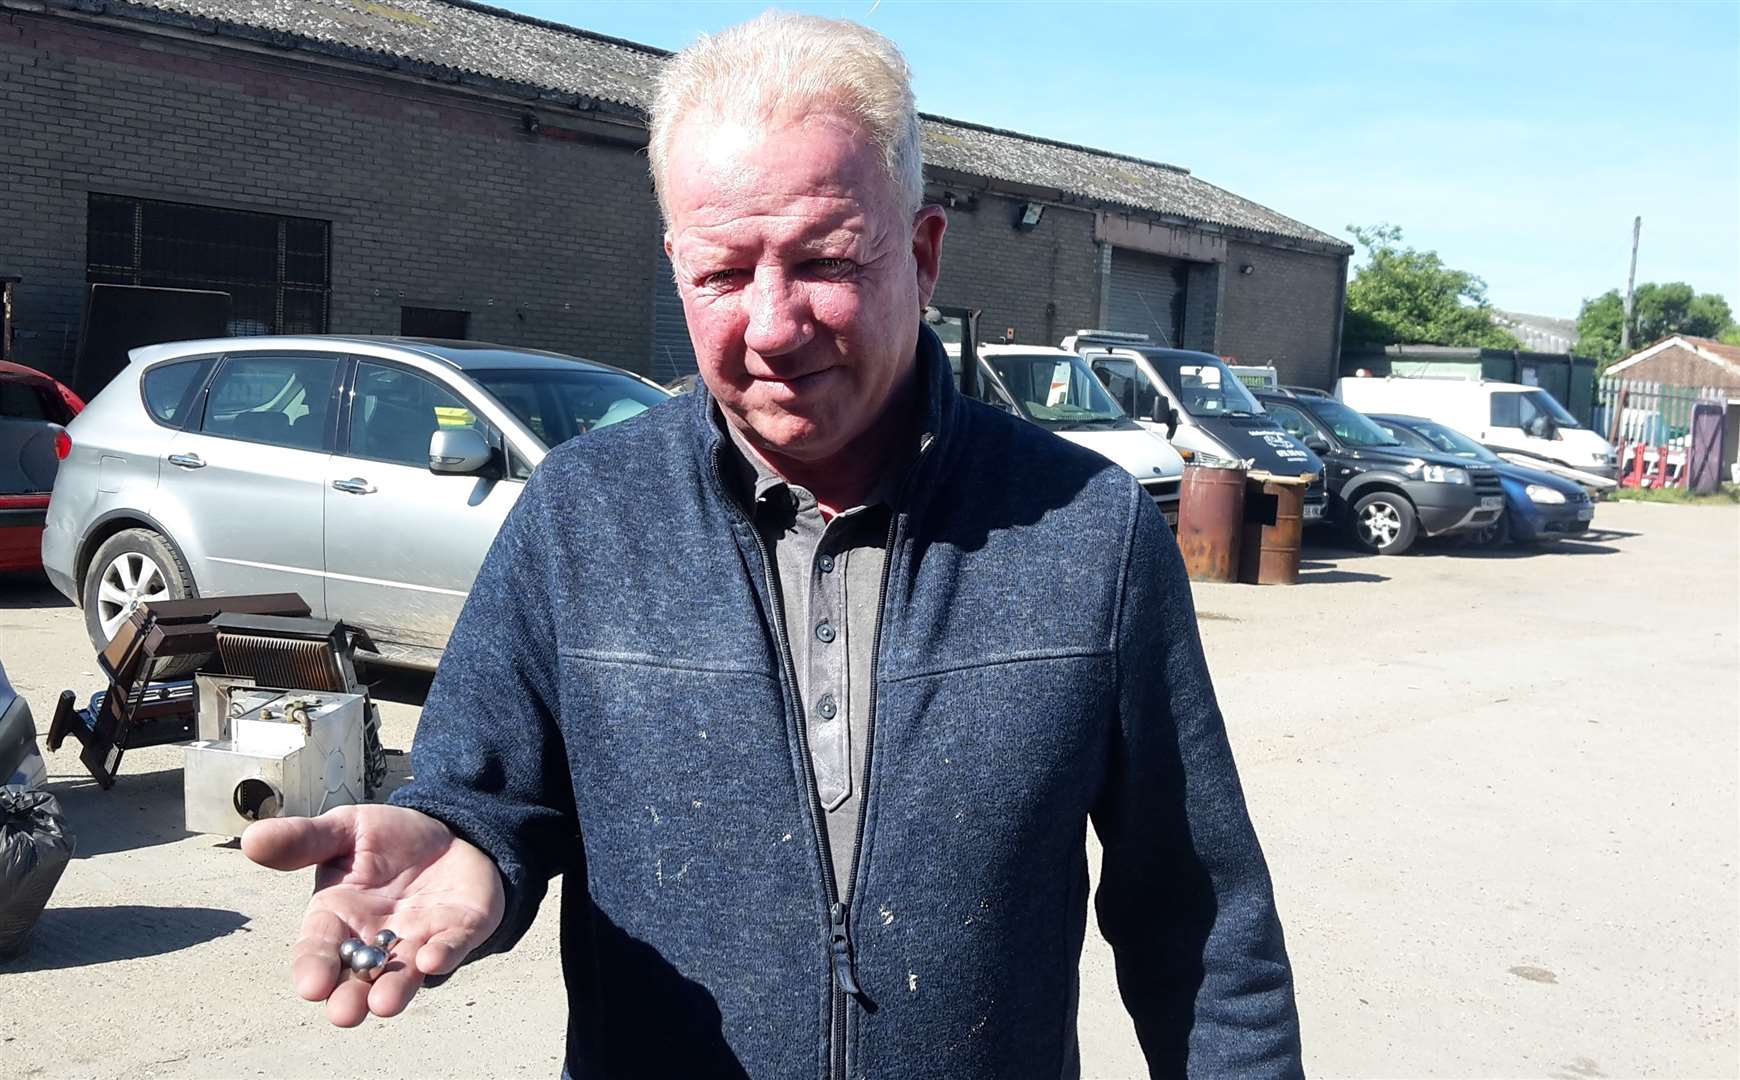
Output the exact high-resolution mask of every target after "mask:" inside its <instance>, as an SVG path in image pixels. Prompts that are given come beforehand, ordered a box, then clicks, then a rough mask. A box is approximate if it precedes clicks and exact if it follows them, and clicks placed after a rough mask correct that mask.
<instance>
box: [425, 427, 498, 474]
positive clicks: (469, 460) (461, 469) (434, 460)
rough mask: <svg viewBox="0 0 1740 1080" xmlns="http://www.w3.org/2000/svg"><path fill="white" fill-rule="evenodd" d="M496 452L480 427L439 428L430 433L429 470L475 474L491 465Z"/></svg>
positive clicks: (443, 472) (444, 472)
mask: <svg viewBox="0 0 1740 1080" xmlns="http://www.w3.org/2000/svg"><path fill="white" fill-rule="evenodd" d="M494 460H495V452H494V451H493V450H491V449H490V446H489V443H488V441H487V440H485V439H484V437H483V434H482V433H481V432H479V431H478V430H477V429H476V428H469V427H465V428H439V429H437V430H436V431H435V432H434V433H433V434H431V435H430V436H429V471H430V472H432V473H442V474H444V475H447V476H472V475H475V474H476V473H480V472H482V471H483V470H485V469H487V468H488V467H489V465H490V462H492V461H494Z"/></svg>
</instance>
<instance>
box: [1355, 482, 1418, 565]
mask: <svg viewBox="0 0 1740 1080" xmlns="http://www.w3.org/2000/svg"><path fill="white" fill-rule="evenodd" d="M1351 526H1352V529H1353V539H1354V542H1355V543H1357V544H1358V545H1359V546H1360V547H1362V548H1364V549H1365V550H1367V551H1371V552H1375V553H1377V554H1379V555H1400V554H1401V553H1402V552H1404V551H1406V550H1408V548H1410V547H1412V546H1413V543H1414V536H1415V535H1416V533H1417V532H1418V530H1419V525H1418V522H1417V521H1416V519H1415V517H1414V504H1413V503H1410V502H1409V501H1408V500H1407V499H1406V498H1404V497H1403V496H1401V495H1397V494H1395V493H1393V492H1389V491H1377V492H1373V493H1372V494H1370V495H1367V496H1366V497H1365V498H1363V499H1361V500H1359V502H1357V503H1355V504H1354V506H1353V517H1352V521H1351Z"/></svg>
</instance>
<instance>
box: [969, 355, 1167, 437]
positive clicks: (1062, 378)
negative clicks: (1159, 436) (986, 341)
mask: <svg viewBox="0 0 1740 1080" xmlns="http://www.w3.org/2000/svg"><path fill="white" fill-rule="evenodd" d="M984 359H985V362H986V363H987V364H989V365H990V366H991V370H993V371H995V372H996V373H997V378H998V379H999V380H1001V382H1002V383H1003V385H1004V386H1005V387H1007V388H1008V390H1009V393H1010V394H1011V395H1013V396H1014V398H1015V401H1016V403H1017V404H1018V405H1019V407H1020V409H1021V411H1022V412H1023V413H1025V414H1026V415H1027V418H1028V419H1029V420H1032V421H1033V422H1034V423H1036V424H1039V425H1041V426H1042V427H1047V428H1050V429H1051V430H1053V431H1093V430H1124V429H1129V428H1135V427H1137V426H1138V425H1137V424H1136V422H1135V421H1133V420H1131V419H1130V418H1129V417H1127V416H1125V415H1124V410H1122V409H1120V408H1118V403H1117V402H1115V401H1113V400H1112V398H1111V395H1110V394H1107V393H1106V391H1105V387H1103V386H1101V385H1100V381H1099V379H1097V378H1095V377H1094V375H1093V373H1092V372H1090V371H1089V370H1088V367H1087V364H1085V363H1083V362H1082V360H1081V359H1080V358H1079V357H1076V356H1059V355H1057V354H1055V353H1034V354H1031V355H1026V354H1021V353H1001V354H998V355H994V356H987V357H985V358H984Z"/></svg>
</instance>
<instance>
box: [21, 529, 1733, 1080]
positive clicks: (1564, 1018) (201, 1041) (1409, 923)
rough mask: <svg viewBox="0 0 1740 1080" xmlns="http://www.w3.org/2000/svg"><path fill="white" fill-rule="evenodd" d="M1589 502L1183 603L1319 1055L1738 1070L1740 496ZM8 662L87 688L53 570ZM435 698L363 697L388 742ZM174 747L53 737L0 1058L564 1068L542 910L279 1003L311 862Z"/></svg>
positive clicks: (27, 685) (1096, 980)
mask: <svg viewBox="0 0 1740 1080" xmlns="http://www.w3.org/2000/svg"><path fill="white" fill-rule="evenodd" d="M1597 522H1598V524H1599V525H1600V526H1601V528H1602V531H1601V532H1599V533H1596V534H1592V535H1591V536H1590V537H1589V538H1587V539H1586V540H1585V541H1583V542H1578V543H1571V544H1562V545H1560V546H1559V547H1558V548H1557V549H1553V550H1546V551H1542V552H1539V553H1518V554H1514V555H1508V554H1507V555H1481V554H1477V553H1469V552H1465V551H1459V550H1456V549H1452V548H1445V547H1436V548H1431V549H1428V550H1426V551H1424V552H1422V553H1420V554H1418V555H1410V556H1407V557H1403V558H1393V559H1379V558H1364V557H1357V556H1353V555H1350V554H1348V553H1346V552H1342V551H1339V550H1335V549H1328V548H1315V547H1314V548H1311V549H1309V550H1308V551H1307V556H1306V557H1307V561H1306V563H1305V573H1304V575H1303V583H1302V584H1301V585H1300V586H1298V587H1296V588H1292V589H1252V588H1243V587H1237V586H1211V585H1204V586H1198V587H1197V591H1196V596H1197V604H1198V607H1199V609H1200V613H1201V619H1202V623H1201V625H1202V632H1203V638H1204V641H1205V643H1206V646H1207V649H1208V655H1209V660H1210V663H1211V665H1212V667H1213V669H1214V674H1215V680H1216V685H1217V687H1218V688H1219V692H1220V695H1221V700H1222V704H1223V708H1224V710H1225V712H1226V715H1227V719H1228V725H1229V728H1230V730H1231V733H1232V739H1233V743H1234V747H1235V749H1236V751H1237V753H1238V757H1239V761H1240V764H1241V767H1242V771H1243V776H1244V782H1245V786H1246V792H1247V796H1248V798H1249V801H1250V805H1251V809H1252V813H1253V816H1254V817H1255V819H1256V822H1257V828H1258V830H1259V832H1260V834H1261V835H1262V837H1263V840H1264V846H1265V849H1266V850H1267V852H1268V857H1269V863H1270V866H1271V869H1272V871H1273V873H1274V876H1275V881H1276V888H1277V892H1278V894H1279V899H1280V903H1281V910H1282V916H1283V919H1284V920H1285V923H1286V927H1287V938H1288V944H1289V946H1290V948H1291V950H1292V955H1293V961H1294V969H1295V973H1296V978H1297V981H1298V990H1299V1006H1300V1011H1301V1014H1302V1018H1303V1022H1304V1031H1305V1048H1306V1060H1307V1066H1308V1068H1309V1070H1310V1071H1311V1072H1312V1073H1313V1074H1319V1075H1332V1076H1372V1077H1379V1076H1447V1077H1450V1076H1454V1077H1463V1076H1482V1077H1485V1076H1550V1077H1570V1078H1587V1077H1620V1076H1644V1075H1653V1076H1674V1077H1686V1076H1735V1075H1740V1064H1737V1061H1740V1023H1737V1019H1736V1001H1737V1000H1740V950H1737V948H1736V942H1737V939H1740V869H1737V865H1740V850H1737V849H1740V825H1737V822H1740V794H1737V785H1736V779H1737V774H1740V724H1737V723H1736V719H1737V716H1740V642H1737V638H1740V618H1737V615H1740V611H1737V608H1740V510H1735V509H1733V508H1704V507H1679V506H1660V505H1648V504H1620V505H1604V506H1602V507H1601V509H1600V512H1599V514H1598V515H1597ZM0 659H3V660H4V662H5V664H6V668H7V670H8V672H9V673H10V674H11V676H12V678H13V681H14V682H15V683H17V684H18V686H19V687H20V689H21V690H22V691H23V692H24V693H25V694H26V695H27V696H28V697H29V698H30V699H31V701H32V703H33V704H34V705H35V707H36V709H37V714H38V726H39V728H40V729H43V730H46V728H47V724H48V717H49V712H50V710H51V707H52V704H53V701H54V698H55V695H56V694H57V693H58V692H59V691H60V690H61V689H63V688H67V687H71V688H73V689H75V690H77V691H78V694H79V697H80V700H81V701H82V700H83V699H84V697H85V696H86V695H87V694H89V693H90V692H91V691H92V690H95V689H98V688H100V685H101V680H100V679H99V678H98V677H97V676H96V674H95V672H96V667H95V664H94V661H93V660H92V659H91V658H90V655H89V650H88V649H87V647H86V645H85V639H84V633H83V630H82V627H81V624H80V620H79V615H78V613H77V612H76V611H75V610H74V609H72V608H70V607H68V606H66V605H65V603H64V602H62V601H61V600H60V598H59V597H58V596H57V595H56V594H54V593H53V592H52V591H51V590H49V589H48V588H47V587H46V586H45V585H42V584H41V583H40V582H39V581H36V580H32V579H11V580H0ZM426 685H427V682H426V679H423V678H420V677H416V676H408V675H403V674H399V675H394V676H391V677H389V678H388V679H387V680H386V682H385V683H384V684H383V686H382V687H381V688H380V690H381V692H382V694H383V695H384V696H385V698H386V701H385V705H384V712H385V716H386V724H385V728H386V729H385V733H384V734H385V741H386V744H387V745H388V746H389V747H394V748H408V747H409V746H410V745H411V740H412V736H413V733H414V731H415V726H416V717H417V703H418V702H419V700H420V698H421V694H422V692H423V690H424V689H426ZM180 760H181V753H180V751H179V749H175V748H157V749H150V750H143V751H137V752H134V753H130V754H128V755H127V759H126V762H125V764H124V766H123V769H122V778H121V781H120V783H119V784H118V785H117V786H116V788H115V789H114V790H112V791H109V792H103V791H100V790H98V789H97V788H96V786H95V784H94V783H92V782H91V781H90V780H89V778H88V777H87V776H86V775H85V774H84V771H83V769H82V767H81V766H80V764H79V762H78V760H77V757H76V754H75V753H73V752H72V750H71V749H70V748H69V749H63V750H62V752H61V753H60V754H57V755H51V759H50V767H51V771H52V774H53V775H52V782H51V785H50V786H51V789H52V790H54V791H55V792H56V793H57V794H58V795H59V797H60V798H61V800H62V802H63V805H64V807H65V809H66V812H67V815H68V817H69V819H70V821H71V823H72V826H73V827H74V829H75V830H76V831H77V833H78V855H77V858H76V859H75V860H74V862H73V864H72V866H71V867H70V868H69V869H68V871H67V873H66V876H65V877H64V878H63V879H62V881H61V884H60V888H59V890H58V891H57V892H56V894H55V896H54V901H53V903H52V905H51V907H50V909H49V911H48V912H47V913H46V914H45V915H44V917H43V919H42V921H41V923H39V924H38V926H37V929H36V931H35V934H34V936H33V938H32V944H31V946H30V948H29V949H28V951H27V952H26V953H25V954H24V955H23V956H22V957H21V958H19V959H16V960H13V961H10V962H7V963H4V964H0V1074H4V1075H6V1076H20V1077H35V1076H55V1077H61V1076H64V1077H93V1078H105V1077H123V1076H125V1077H159V1076H161V1077H236V1076H298V1077H301V1076H308V1077H314V1076H330V1075H365V1074H373V1075H382V1076H407V1077H411V1076H415V1077H446V1076H454V1077H473V1076H484V1075H489V1076H518V1075H528V1076H545V1077H549V1076H554V1075H556V1074H557V1073H558V1072H559V1070H560V1060H561V1039H562V1031H563V1025H564V1005H563V995H562V989H561V972H560V968H559V964H558V958H557V933H556V922H555V904H553V903H546V904H545V906H544V914H543V917H542V918H541V919H540V920H539V923H538V925H537V926H536V927H535V928H534V930H533V931H532V932H531V934H530V935H529V936H528V937H527V939H526V940H525V942H524V943H523V944H522V945H521V946H520V947H519V949H518V950H517V951H516V952H515V953H514V954H513V955H512V956H511V957H508V958H492V959H489V960H486V961H482V962H480V963H478V964H476V965H474V966H472V967H469V968H467V969H465V970H464V971H463V972H462V973H461V974H460V975H459V976H457V977H456V978H454V979H453V980H452V981H450V982H449V983H448V984H447V985H446V986H444V987H442V988H440V989H439V990H436V991H427V992H425V993H423V994H421V995H419V997H418V998H417V1000H416V1002H415V1003H413V1005H412V1007H411V1009H410V1010H409V1011H408V1012H407V1013H406V1014H405V1015H404V1016H402V1017H399V1018H397V1019H395V1020H392V1021H388V1022H379V1021H370V1022H369V1023H367V1024H365V1025H364V1026H363V1027H362V1028H361V1029H358V1030H355V1031H348V1032H341V1031H336V1030H333V1029H331V1028H329V1027H328V1026H327V1025H326V1023H325V1021H324V1019H323V1018H322V1016H321V1013H320V1011H319V1009H318V1007H317V1006H312V1005H308V1004H305V1003H303V1002H302V1001H300V1000H299V999H297V998H296V997H295V996H294V995H293V994H292V993H291V991H290V987H289V980H288V969H287V964H288V959H289V946H290V942H291V940H292V937H293V935H294V933H295V930H296V927H297V924H298V921H299V917H300V912H301V909H302V906H303V903H304V902H305V899H306V895H307V889H308V886H309V881H310V875H309V874H307V873H303V874H295V875H279V874H274V873H271V872H269V871H265V870H261V869H259V868H257V867H254V866H253V865H251V864H250V863H248V862H247V861H246V860H245V859H244V858H243V857H242V855H241V853H240V851H238V850H237V848H236V847H235V845H234V844H233V843H225V842H223V841H222V840H220V839H218V838H214V837H208V836H197V835H191V834H189V833H187V832H185V831H184V830H183V829H182V812H181V811H182V808H181V773H180ZM408 761H409V759H408V758H397V759H395V761H394V764H395V768H396V773H397V775H398V776H399V777H400V778H402V777H403V775H404V769H405V767H406V765H407V763H408ZM1090 844H1091V841H1090ZM1090 859H1091V860H1092V861H1094V862H1097V856H1096V855H1095V853H1093V852H1091V851H1090ZM1111 972H1112V966H1111V956H1110V953H1109V951H1108V950H1107V948H1106V946H1105V945H1104V943H1103V942H1102V941H1100V940H1099V939H1098V937H1097V935H1095V934H1094V933H1093V931H1092V930H1091V929H1090V932H1089V941H1088V945H1087V948H1086V950H1085V952H1084V955H1083V958H1082V1012H1081V1039H1082V1060H1083V1073H1084V1075H1085V1076H1087V1077H1108V1078H1109V1077H1133V1076H1137V1075H1140V1074H1142V1073H1143V1071H1144V1070H1143V1068H1142V1065H1141V1058H1140V1055H1139V1052H1138V1051H1137V1049H1136V1044H1135V1039H1134V1036H1133V1033H1132V1031H1131V1029H1130V1025H1129V1021H1128V1020H1127V1019H1126V1018H1125V1016H1124V1013H1123V1010H1122V1008H1121V1007H1120V1005H1119V1003H1118V998H1117V992H1116V988H1115V985H1114V981H1113V977H1112V973H1111Z"/></svg>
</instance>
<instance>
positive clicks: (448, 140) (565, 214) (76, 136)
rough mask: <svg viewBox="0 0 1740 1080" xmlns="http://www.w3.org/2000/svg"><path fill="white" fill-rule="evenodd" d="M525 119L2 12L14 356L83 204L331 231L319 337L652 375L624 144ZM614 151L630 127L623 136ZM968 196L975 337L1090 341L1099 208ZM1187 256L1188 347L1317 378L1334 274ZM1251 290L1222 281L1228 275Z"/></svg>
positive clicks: (71, 315)
mask: <svg viewBox="0 0 1740 1080" xmlns="http://www.w3.org/2000/svg"><path fill="white" fill-rule="evenodd" d="M524 112H525V109H524V107H522V106H519V105H515V104H510V103H497V102H493V101H490V100H487V99H484V98H481V97H479V96H476V95H473V94H469V93H463V92H459V91H448V90H444V89H442V88H439V87H435V86H431V85H424V84H421V83H418V82H413V81H409V80H398V79H393V78H390V77H388V76H384V75H376V74H373V73H367V72H348V71H341V70H336V69H329V68H323V67H320V66H317V65H314V64H310V63H304V62H300V61H298V60H297V59H295V58H294V57H285V58H278V57H275V56H263V55H262V56H256V55H252V54H248V53H244V52H241V51H238V50H234V49H225V48H222V47H220V46H216V45H206V44H203V43H199V42H193V41H184V40H179V39H168V38H161V37H155V36H151V37H147V36H146V35H142V34H139V33H137V32H128V31H125V30H111V29H105V28H101V27H97V26H92V25H89V24H84V23H79V22H75V21H71V20H67V19H63V18H59V17H55V16H50V15H32V14H26V13H18V12H9V13H8V15H7V16H6V18H5V20H3V21H0V195H3V198H4V201H3V202H0V271H3V272H12V273H19V274H22V275H24V278H25V280H24V282H23V284H22V285H21V286H20V287H19V289H18V293H17V303H16V313H17V326H18V335H17V340H16V345H17V352H18V355H19V358H20V359H21V360H23V361H24V362H25V363H29V364H32V365H34V366H37V367H42V368H44V369H46V370H49V371H52V372H55V373H57V374H65V373H67V372H69V371H70V368H71V366H72V362H73V357H74V355H75V353H76V349H77V344H78V342H77V337H78V331H79V321H80V318H81V315H82V310H83V304H84V296H85V291H86V286H85V219H86V205H87V197H88V194H89V193H90V192H92V191H100V192H113V193H116V194H121V195H131V196H139V197H146V198H154V199H164V200H169V201H176V202H189V203H202V204H208V205H220V206H229V207H235V208H240V209H250V210H260V211H265V212H275V213H284V214H292V215H296V216H303V217H313V218H320V219H323V220H327V221H330V222H331V223H332V271H331V274H332V276H331V287H332V295H331V307H330V313H331V315H330V329H331V330H332V331H334V332H338V333H387V334H390V333H397V332H398V329H399V309H400V307H401V306H402V305H409V306H416V307H437V308H454V309H459V310H464V311H468V312H470V313H471V319H470V333H471V336H472V337H474V338H478V339H485V340H494V341H499V342H503V343H507V344H520V345H527V346H535V347H540V348H549V349H556V350H559V351H563V352H571V353H576V354H579V355H582V356H589V357H593V358H595V359H600V360H605V361H609V362H611V363H616V364H620V365H622V366H624V367H629V368H633V369H636V370H640V371H648V370H650V368H651V351H652V326H653V297H654V282H655V275H656V274H657V272H658V271H657V254H658V244H659V221H658V212H657V207H656V205H655V203H654V200H653V198H652V193H651V185H650V183H649V181H648V179H647V175H646V166H645V158H644V156H643V155H642V154H641V153H640V152H638V151H637V150H635V149H633V148H632V147H630V148H622V147H607V146H599V145H594V144H591V143H586V142H583V141H576V140H575V139H572V138H567V137H564V134H565V133H564V131H563V130H562V129H563V126H564V125H574V126H579V125H580V124H581V123H582V122H581V121H579V120H577V119H575V118H574V117H573V116H572V114H567V113H562V112H552V113H549V114H545V115H544V116H543V117H542V120H543V123H544V125H545V130H544V133H543V134H542V135H540V136H536V137H534V136H529V135H527V134H525V133H524V131H523V130H522V128H521V118H522V116H523V115H524ZM622 134H623V135H625V136H629V137H634V135H635V133H634V132H632V131H630V130H628V129H623V131H622ZM1023 201H1024V200H1021V199H1017V198H1009V197H1004V196H999V195H997V194H993V193H988V192H981V193H979V195H978V205H977V207H976V208H975V209H973V210H971V211H969V210H966V209H964V208H960V209H955V210H952V211H950V212H949V229H948V234H947V237H946V239H945V241H944V250H943V272H942V278H941V281H940V282H939V284H938V288H937V293H936V297H937V300H938V302H940V303H949V304H966V305H971V306H974V307H978V308H981V309H982V310H983V311H984V316H983V321H982V323H981V329H982V332H983V334H984V336H985V338H986V339H987V340H996V339H999V338H1000V337H1001V336H1002V334H1003V332H1004V330H1005V329H1006V328H1010V327H1012V328H1014V331H1015V336H1016V340H1018V341H1021V342H1026V343H1031V344H1048V345H1054V344H1056V343H1057V342H1058V341H1059V340H1060V339H1061V338H1062V337H1063V336H1064V335H1065V334H1068V333H1070V332H1072V331H1074V330H1076V329H1077V328H1079V327H1087V326H1094V325H1097V324H1098V322H1099V312H1100V306H1101V303H1100V301H1101V298H1100V278H1099V275H1098V273H1097V258H1098V254H1099V253H1098V251H1097V247H1096V244H1095V242H1094V229H1093V220H1094V219H1093V214H1092V213H1091V212H1088V211H1085V210H1078V209H1073V208H1071V207H1066V206H1058V205H1049V206H1047V207H1046V210H1045V214H1044V216H1043V218H1042V219H1041V221H1040V223H1039V226H1038V228H1036V229H1034V230H1033V231H1031V232H1023V231H1019V230H1017V229H1016V228H1015V227H1014V223H1015V220H1016V217H1017V215H1018V214H1019V212H1020V207H1021V204H1022V202H1023ZM1229 250H1230V255H1229V261H1228V263H1227V264H1226V265H1225V266H1224V267H1220V266H1216V265H1214V264H1207V263H1203V264H1195V265H1193V267H1192V269H1191V273H1190V278H1189V282H1188V291H1187V303H1186V311H1185V334H1184V340H1185V343H1186V344H1187V345H1189V346H1192V347H1196V348H1201V349H1206V350H1209V351H1213V352H1219V353H1223V354H1233V355H1236V356H1238V357H1239V358H1240V359H1243V360H1251V361H1253V362H1272V363H1275V364H1277V365H1278V366H1280V368H1281V370H1282V373H1283V375H1284V377H1286V378H1288V379H1290V380H1297V381H1302V382H1308V383H1315V384H1318V385H1328V383H1329V381H1330V380H1331V378H1332V376H1333V373H1334V355H1335V344H1336V343H1335V326H1336V318H1337V314H1338V311H1339V308H1338V300H1339V297H1340V281H1341V279H1342V276H1343V275H1344V273H1345V267H1344V262H1343V260H1341V259H1339V258H1336V257H1333V256H1320V255H1311V254H1305V253H1300V252H1292V251H1286V250H1280V249H1275V248H1269V247H1266V246H1261V245H1253V244H1243V243H1234V244H1232V245H1231V247H1230V249H1229ZM1246 262H1248V263H1251V264H1253V265H1254V266H1255V267H1256V273H1255V274H1253V275H1251V276H1248V277H1244V276H1240V275H1239V274H1238V273H1237V270H1238V267H1239V266H1240V265H1241V264H1242V263H1246Z"/></svg>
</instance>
